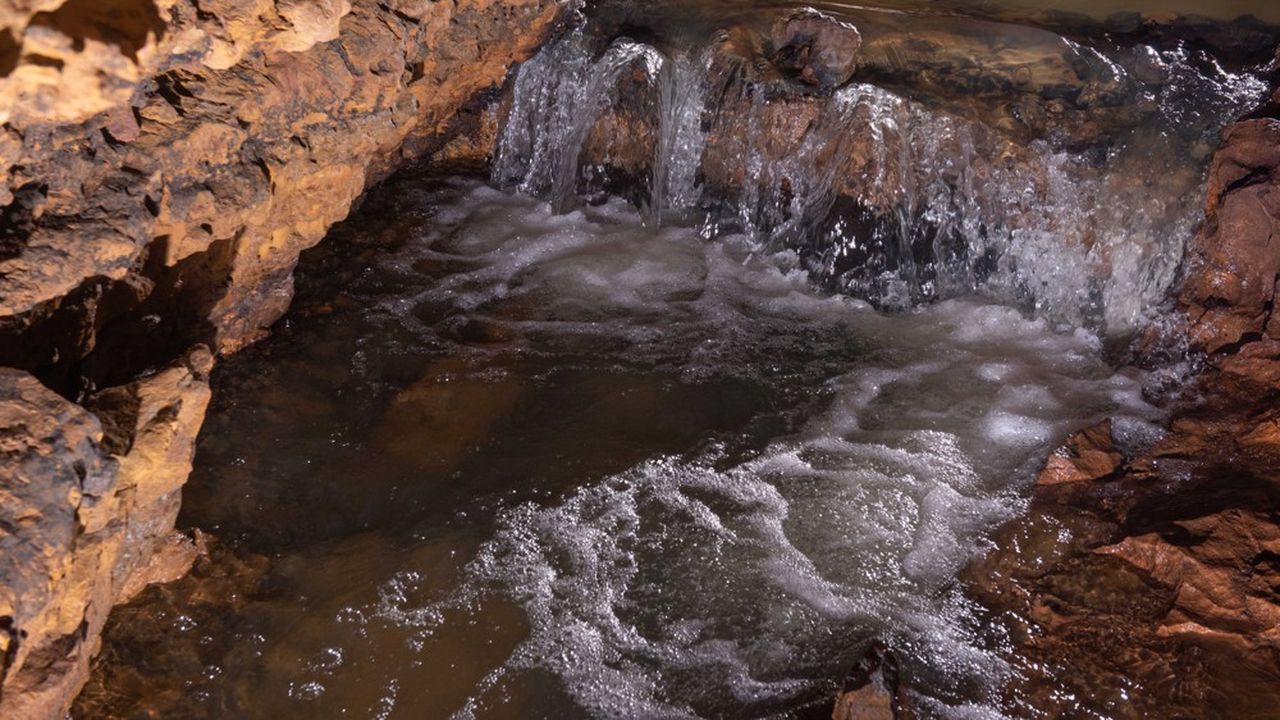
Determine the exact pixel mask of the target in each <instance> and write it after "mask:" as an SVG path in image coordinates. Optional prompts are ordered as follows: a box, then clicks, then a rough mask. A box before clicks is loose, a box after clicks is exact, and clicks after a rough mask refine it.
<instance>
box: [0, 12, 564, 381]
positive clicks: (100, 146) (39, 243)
mask: <svg viewBox="0 0 1280 720" xmlns="http://www.w3.org/2000/svg"><path fill="white" fill-rule="evenodd" d="M42 7H44V8H45V9H46V10H47V9H49V7H57V8H58V9H57V12H55V13H53V15H56V17H52V16H49V13H41V12H40V10H39V9H38V8H35V7H34V6H32V7H27V6H26V5H25V4H24V5H22V9H21V11H19V10H11V11H10V12H8V13H7V15H5V16H4V18H7V20H8V22H10V23H11V24H10V25H9V26H8V27H7V29H4V30H3V31H0V37H11V38H13V41H14V43H15V45H14V47H13V48H11V49H12V50H13V53H11V56H12V57H13V58H15V62H16V63H17V65H16V69H15V70H14V72H13V73H10V74H9V75H8V76H4V75H3V73H0V108H6V109H8V110H11V111H12V113H16V114H12V116H11V117H9V118H8V120H9V123H8V125H7V126H5V129H4V130H3V132H0V171H3V172H0V200H4V201H5V202H4V203H3V204H0V211H3V212H4V213H6V214H8V215H12V216H14V217H16V218H18V219H19V220H21V222H18V223H15V224H12V227H13V228H14V229H13V230H12V231H9V232H7V233H6V237H4V238H3V239H0V247H2V248H3V250H0V365H10V366H14V367H18V368H20V369H24V370H28V371H31V372H34V373H35V374H36V375H37V376H38V377H40V378H41V379H42V380H44V381H45V382H47V383H50V384H52V385H54V386H56V388H57V389H59V390H61V391H63V392H64V393H67V394H75V393H77V392H81V391H83V390H86V389H88V390H91V389H92V388H93V387H95V386H102V385H112V384H119V383H121V382H125V381H127V380H129V379H130V378H131V377H133V376H134V375H136V374H137V373H138V372H141V371H142V370H144V369H146V367H147V366H148V365H150V364H154V363H155V362H156V361H157V358H159V360H160V361H161V362H163V361H165V360H168V359H170V358H172V357H174V356H175V355H176V354H177V353H178V352H180V351H181V350H182V349H183V348H185V347H187V346H189V345H191V344H193V343H196V342H205V343H210V344H211V345H212V346H213V347H214V349H215V351H218V352H230V351H234V350H235V349H237V348H239V347H242V346H243V345H244V344H245V343H247V342H251V341H252V340H253V339H255V338H257V337H260V336H261V333H262V332H263V329H264V328H265V327H266V326H268V325H270V324H271V323H272V322H273V321H274V320H275V319H276V318H278V317H279V315H280V314H281V313H282V312H283V310H284V308H285V307H287V305H288V302H289V298H290V296H291V293H292V284H291V280H290V274H291V272H292V269H293V266H294V264H295V263H296V260H297V256H298V253H299V252H301V251H302V250H303V249H305V248H307V247H309V246H311V245H313V244H315V243H316V242H318V241H319V240H320V239H321V238H322V237H324V234H325V232H326V231H327V229H328V227H329V226H330V225H331V224H333V223H334V222H336V221H337V220H340V219H342V218H343V217H345V216H346V214H347V212H348V210H349V209H350V207H351V204H352V203H353V202H354V201H355V200H356V199H357V198H358V197H359V196H360V195H361V193H363V192H364V190H365V188H366V187H368V186H369V185H371V184H373V183H376V182H378V181H380V180H382V179H383V178H385V177H386V176H387V175H388V174H389V173H390V172H392V171H393V170H394V169H396V168H397V167H399V166H400V165H402V164H403V163H405V162H406V161H411V160H416V159H419V158H422V157H423V156H426V155H429V154H430V153H432V152H434V151H435V150H436V149H438V148H439V147H441V146H442V145H443V144H444V141H445V140H446V139H447V137H446V136H447V135H448V129H449V127H450V123H451V122H452V120H453V118H454V116H455V113H457V112H458V111H459V109H460V108H462V107H463V106H464V105H466V104H467V102H468V101H469V99H470V98H472V97H473V96H475V95H476V93H477V92H478V91H480V90H484V89H486V88H489V87H491V86H493V85H495V84H497V83H499V82H501V81H502V79H503V78H504V77H505V75H506V72H507V69H508V67H509V66H510V65H511V64H513V63H514V62H517V61H519V60H522V59H524V58H525V57H527V56H528V55H529V54H531V53H532V52H533V50H534V49H535V48H536V47H537V46H538V44H539V43H540V42H541V40H542V39H543V36H544V33H545V32H547V30H548V29H549V28H550V26H551V23H552V21H553V20H554V19H555V18H556V17H557V16H558V14H559V12H560V11H561V9H562V6H561V5H560V4H558V3H556V2H554V1H553V0H517V1H516V2H507V3H497V2H493V1H492V0H474V1H472V2H460V3H435V2H426V1H425V0H422V1H419V2H412V1H410V0H403V1H401V2H398V3H395V4H394V7H393V6H391V5H388V4H386V3H382V2H377V1H376V0H356V1H355V2H352V1H350V0H323V1H322V2H316V1H313V0H306V1H303V0H297V1H293V0H290V1H288V2H283V1H282V2H273V1H272V0H200V2H199V4H198V5H197V4H196V3H195V2H194V0H164V1H163V2H156V0H110V2H108V3H105V4H103V3H100V2H97V0H94V2H89V0H67V1H66V2H65V3H45V4H44V6H42ZM3 21H4V20H3V19H0V22H3ZM4 33H7V34H4ZM102 38H105V39H106V40H110V42H106V41H105V40H104V41H103V42H98V40H99V39H102ZM0 42H2V41H0ZM37 43H45V44H49V45H51V47H52V46H53V45H56V46H57V48H61V49H60V50H58V52H60V53H61V54H60V55H59V56H58V58H55V59H57V61H58V63H61V64H60V65H58V64H56V63H55V64H47V63H46V64H42V62H41V61H39V59H38V58H39V57H44V55H38V54H33V53H36V49H35V48H36V44H37ZM40 52H45V53H46V54H47V53H52V52H53V50H52V49H50V50H47V51H46V50H41V51H40ZM3 55H4V49H3V47H0V56H3ZM81 66H84V67H93V68H101V69H102V72H97V71H96V70H95V74H94V79H93V83H96V84H95V85H92V86H91V85H90V84H87V83H88V82H89V81H88V80H82V79H78V76H75V74H74V73H76V72H79V71H78V70H76V68H79V67H81ZM24 68H26V69H25V70H24ZM23 73H26V75H24V74H23ZM27 75H30V76H31V77H30V78H28V77H27ZM37 75H38V76H39V78H41V79H39V82H37V80H36V79H31V78H35V77H36V76H37ZM46 76H47V77H46ZM24 78H26V79H24ZM100 86H101V87H100ZM108 86H109V87H108ZM45 87H52V88H57V94H49V93H45V94H44V95H41V94H40V93H42V92H45V91H44V90H41V89H40V88H45ZM50 92H52V91H50ZM64 95H65V97H63V96H64ZM41 98H43V99H41ZM6 99H7V100H6ZM19 195H22V197H21V198H19ZM19 200H21V201H20V202H19ZM33 200H34V201H37V202H33ZM15 203H16V204H15ZM28 208H38V210H39V212H38V213H33V212H29V211H28V210H27V209H28ZM144 286H145V287H148V288H150V289H149V290H148V291H147V292H145V293H142V294H141V295H140V296H135V299H133V300H125V299H123V298H126V297H127V296H129V295H130V293H127V292H123V290H124V288H125V287H131V288H141V287H144ZM135 295H136V294H135ZM113 297H114V298H115V300H112V298H113ZM144 306H145V307H144ZM146 323H150V326H148V327H146V328H145V332H144V328H143V327H142V325H144V324H146ZM104 332H105V333H107V334H108V336H109V337H103V336H101V335H102V333H104ZM160 336H164V337H168V338H172V341H171V342H170V344H169V345H168V346H166V347H163V348H160V347H153V348H152V349H151V350H150V351H149V353H142V352H139V353H136V354H137V355H138V356H139V358H140V360H139V362H138V363H137V364H132V365H130V364H127V363H117V368H116V370H114V371H112V373H111V376H110V377H105V376H104V377H94V378H89V379H88V380H87V381H86V382H85V383H84V384H83V387H75V386H66V385H63V383H64V382H66V378H69V377H70V376H72V375H74V374H76V373H77V372H79V370H80V369H81V368H83V367H90V368H92V367H106V366H107V364H106V363H95V362H93V361H92V360H91V359H90V360H89V361H87V362H86V357H87V356H90V355H91V354H92V353H94V351H95V350H96V349H98V348H100V347H110V348H113V352H114V348H118V347H119V346H122V345H130V344H135V345H136V344H137V343H138V342H139V341H141V342H147V341H149V339H150V338H156V337H160ZM71 337H74V338H76V340H75V341H74V342H72V341H69V340H68V338H71ZM38 338H42V339H38ZM148 354H149V355H150V357H149V358H145V359H143V356H145V355H148Z"/></svg>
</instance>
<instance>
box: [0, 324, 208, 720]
mask: <svg viewBox="0 0 1280 720" xmlns="http://www.w3.org/2000/svg"><path fill="white" fill-rule="evenodd" d="M212 364H213V358H212V355H211V354H210V353H209V351H208V349H206V348H204V347H203V346H200V347H197V348H196V349H194V350H192V351H191V352H190V353H189V354H188V355H187V356H186V357H184V358H182V360H181V361H180V362H179V363H177V364H175V365H174V366H173V367H170V368H167V369H165V370H163V371H161V372H159V373H156V374H154V375H151V376H149V377H146V378H144V379H142V380H138V381H136V382H134V383H130V384H129V385H125V386H121V387H116V388H111V389H109V390H106V391H104V392H102V393H101V394H99V395H96V396H94V397H93V398H91V400H90V402H89V403H88V404H89V406H90V407H92V408H93V409H94V413H90V412H89V411H87V410H86V409H85V408H82V407H80V406H77V405H75V404H73V403H71V402H69V401H68V400H65V399H63V398H61V397H59V396H58V395H56V394H55V393H53V392H52V391H50V390H49V389H48V388H46V387H44V386H43V385H41V384H40V382H39V381H37V380H36V379H35V378H34V377H32V376H30V375H28V374H26V373H23V372H21V371H18V370H13V369H9V368H5V369H3V370H0V473H2V474H3V477H4V480H5V485H4V493H3V495H2V496H0V513H3V524H2V525H0V527H2V528H3V531H2V532H0V552H2V553H3V556H4V559H5V562H4V565H3V567H0V617H3V622H4V628H3V631H4V634H3V635H0V643H2V644H3V651H4V661H3V668H2V669H3V673H4V686H3V695H0V714H3V715H4V717H14V718H46V717H48V718H53V717H61V715H62V713H63V712H64V711H65V709H66V707H67V705H68V704H69V702H70V698H71V697H73V696H74V694H75V692H76V691H77V690H78V689H79V687H80V686H81V685H82V684H83V683H84V681H85V680H86V679H87V678H88V671H89V660H90V659H91V658H92V656H93V655H94V653H96V652H97V647H98V638H99V634H100V633H101V632H102V627H103V625H104V624H105V622H106V619H107V613H108V612H109V611H110V610H111V607H112V606H113V605H115V604H117V603H120V602H124V601H127V600H128V599H129V598H131V597H133V596H134V595H135V594H137V592H138V591H139V590H141V589H142V588H143V587H145V586H146V585H147V584H148V583H151V582H161V581H165V580H173V579H175V578H177V577H179V576H181V575H182V574H183V573H185V572H186V570H187V568H188V567H189V566H190V564H191V561H192V559H193V558H194V555H195V548H194V547H193V546H192V544H191V542H190V541H189V540H188V539H187V538H185V537H184V536H182V535H180V534H178V533H176V532H175V531H174V529H173V524H174V520H175V519H176V517H177V513H178V504H179V502H180V491H181V488H182V484H183V483H184V482H186V478H187V473H188V472H190V470H191V459H192V455H193V452H194V446H195V437H196V433H197V432H198V431H199V429H200V423H201V421H202V420H203V419H204V412H205V408H206V406H207V405H208V402H209V383H208V373H209V370H210V369H211V368H212ZM95 413H96V414H95Z"/></svg>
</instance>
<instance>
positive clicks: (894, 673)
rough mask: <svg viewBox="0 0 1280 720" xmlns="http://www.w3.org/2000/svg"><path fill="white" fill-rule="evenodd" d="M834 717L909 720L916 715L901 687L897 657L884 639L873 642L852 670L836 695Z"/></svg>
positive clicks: (843, 718) (844, 719)
mask: <svg viewBox="0 0 1280 720" xmlns="http://www.w3.org/2000/svg"><path fill="white" fill-rule="evenodd" d="M831 717H832V720H906V719H907V718H911V717H914V715H913V714H912V713H911V712H910V710H909V708H908V706H907V704H906V703H905V702H904V698H903V696H902V693H901V689H900V687H899V677H898V659H897V658H896V657H895V656H894V654H893V652H892V651H891V650H889V648H888V647H887V646H886V645H885V644H884V643H881V642H875V643H872V645H871V647H870V648H868V649H867V652H866V654H864V655H863V656H862V659H861V660H859V661H858V664H857V665H854V667H853V669H852V670H851V671H849V675H848V677H846V678H845V680H844V684H843V686H842V687H841V689H840V695H839V696H838V697H837V698H836V706H835V710H834V711H832V713H831Z"/></svg>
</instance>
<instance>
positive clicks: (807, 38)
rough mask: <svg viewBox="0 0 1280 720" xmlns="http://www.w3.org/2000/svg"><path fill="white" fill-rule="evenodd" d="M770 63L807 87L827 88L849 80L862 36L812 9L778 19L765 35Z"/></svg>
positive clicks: (849, 27)
mask: <svg viewBox="0 0 1280 720" xmlns="http://www.w3.org/2000/svg"><path fill="white" fill-rule="evenodd" d="M769 40H770V42H771V43H772V45H773V61H774V63H775V64H777V65H778V67H780V68H783V69H785V70H790V71H794V72H796V73H798V75H799V78H800V80H801V81H802V82H804V83H806V84H808V85H816V86H818V87H822V88H826V89H831V88H836V87H839V86H841V85H843V84H845V83H847V82H849V78H851V77H853V71H854V70H855V69H856V68H857V66H858V48H860V47H862V35H861V34H859V33H858V29H857V28H856V27H854V26H853V25H850V24H849V23H846V22H841V21H839V20H836V19H835V18H833V17H831V16H829V15H825V14H823V13H820V12H818V11H817V10H814V9H812V8H805V9H803V10H797V11H795V12H792V13H790V14H788V15H784V16H782V17H779V18H778V19H777V20H776V21H774V23H773V27H772V28H771V29H770V32H769Z"/></svg>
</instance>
